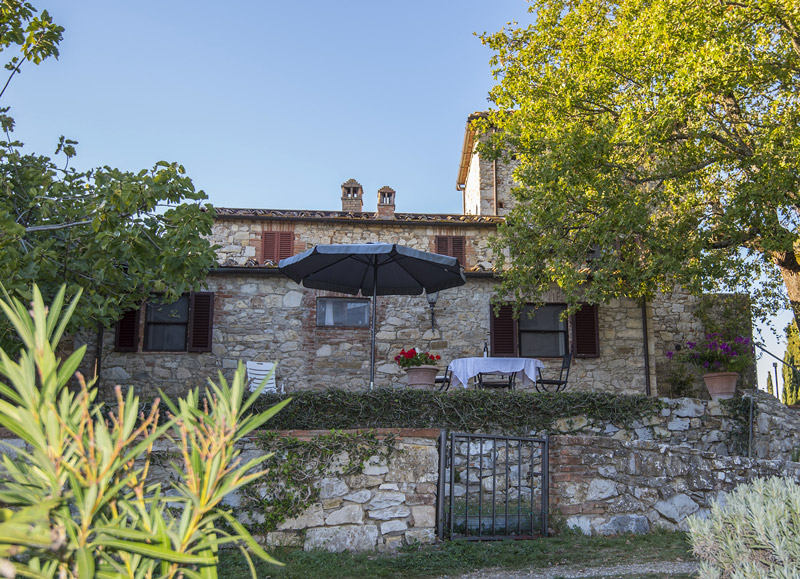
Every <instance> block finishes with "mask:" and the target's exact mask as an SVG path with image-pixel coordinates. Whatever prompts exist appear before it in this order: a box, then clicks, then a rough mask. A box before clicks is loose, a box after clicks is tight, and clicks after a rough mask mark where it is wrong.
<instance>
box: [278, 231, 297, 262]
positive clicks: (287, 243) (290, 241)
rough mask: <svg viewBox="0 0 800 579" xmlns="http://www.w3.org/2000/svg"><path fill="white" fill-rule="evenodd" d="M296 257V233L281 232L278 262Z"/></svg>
mask: <svg viewBox="0 0 800 579" xmlns="http://www.w3.org/2000/svg"><path fill="white" fill-rule="evenodd" d="M292 255H294V232H293V231H281V232H280V233H279V235H278V260H281V259H286V258H287V257H292Z"/></svg>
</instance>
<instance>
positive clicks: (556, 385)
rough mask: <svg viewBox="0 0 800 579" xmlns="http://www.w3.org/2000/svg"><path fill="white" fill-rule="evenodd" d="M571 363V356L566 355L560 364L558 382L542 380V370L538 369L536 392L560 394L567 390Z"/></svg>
mask: <svg viewBox="0 0 800 579" xmlns="http://www.w3.org/2000/svg"><path fill="white" fill-rule="evenodd" d="M571 362H572V354H570V353H567V354H565V355H564V359H563V360H562V362H561V372H560V373H559V375H558V380H545V379H543V378H542V369H541V368H539V377H538V378H537V379H536V390H538V391H539V392H561V391H563V390H566V389H567V380H568V379H569V367H570V363H571Z"/></svg>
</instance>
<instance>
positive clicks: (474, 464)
mask: <svg viewBox="0 0 800 579" xmlns="http://www.w3.org/2000/svg"><path fill="white" fill-rule="evenodd" d="M548 451H549V442H548V438H547V435H545V436H544V438H523V437H512V436H499V435H489V434H466V433H462V432H451V433H450V434H449V435H448V433H447V431H444V430H443V431H442V433H441V434H440V436H439V488H438V493H437V513H436V514H437V533H438V535H439V538H440V539H444V538H447V537H449V538H451V539H456V538H466V539H470V540H492V539H508V538H514V539H526V538H534V537H539V536H545V535H547V512H548V493H549V484H548V481H549V467H548Z"/></svg>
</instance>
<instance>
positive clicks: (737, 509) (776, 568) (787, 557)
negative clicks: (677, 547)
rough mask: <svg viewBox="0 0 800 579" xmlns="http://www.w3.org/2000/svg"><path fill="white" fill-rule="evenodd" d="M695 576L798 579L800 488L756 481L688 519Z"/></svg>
mask: <svg viewBox="0 0 800 579" xmlns="http://www.w3.org/2000/svg"><path fill="white" fill-rule="evenodd" d="M688 523H689V531H690V536H691V541H692V550H693V551H694V554H695V555H696V556H697V557H698V558H700V560H701V561H702V562H701V564H700V577H701V578H702V579H712V578H715V579H716V578H720V577H735V578H740V577H741V578H751V577H752V578H756V577H785V578H787V579H788V578H790V577H800V486H798V485H797V484H795V483H794V482H792V481H791V480H789V479H784V478H779V477H775V478H771V479H762V478H757V479H755V480H753V481H751V482H750V483H748V484H743V485H741V486H739V487H737V488H736V489H735V490H734V491H733V492H731V493H730V494H729V495H727V498H726V500H725V501H724V502H722V501H716V502H715V503H714V504H713V505H712V507H711V513H710V515H709V517H708V518H707V519H700V518H699V517H697V516H692V517H690V518H689V519H688Z"/></svg>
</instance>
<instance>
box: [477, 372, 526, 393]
mask: <svg viewBox="0 0 800 579" xmlns="http://www.w3.org/2000/svg"><path fill="white" fill-rule="evenodd" d="M476 378H477V383H478V388H508V389H509V390H514V388H515V384H516V379H517V373H516V372H511V373H509V374H486V373H480V374H478V376H477V377H476Z"/></svg>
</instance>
